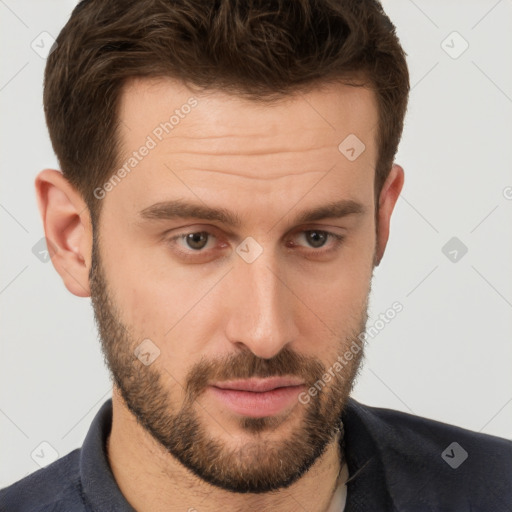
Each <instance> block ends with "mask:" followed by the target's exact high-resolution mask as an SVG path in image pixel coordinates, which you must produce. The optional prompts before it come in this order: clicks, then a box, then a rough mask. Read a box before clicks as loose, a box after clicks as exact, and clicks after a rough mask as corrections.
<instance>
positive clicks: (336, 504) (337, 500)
mask: <svg viewBox="0 0 512 512" xmlns="http://www.w3.org/2000/svg"><path fill="white" fill-rule="evenodd" d="M347 480H348V468H347V464H346V463H344V464H343V467H342V468H341V476H340V484H339V485H338V487H337V489H336V490H335V491H334V496H333V497H332V500H331V503H330V505H329V508H328V509H327V510H326V511H325V512H343V510H345V502H346V501H347V486H346V485H345V482H346V481H347Z"/></svg>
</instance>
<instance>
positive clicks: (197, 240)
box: [183, 231, 209, 250]
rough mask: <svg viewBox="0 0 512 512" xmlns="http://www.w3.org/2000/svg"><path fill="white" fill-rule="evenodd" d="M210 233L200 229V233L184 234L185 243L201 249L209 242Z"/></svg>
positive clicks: (192, 247) (195, 248)
mask: <svg viewBox="0 0 512 512" xmlns="http://www.w3.org/2000/svg"><path fill="white" fill-rule="evenodd" d="M208 236H209V233H207V232H206V231H199V232H198V233H188V234H186V235H183V238H184V240H185V243H186V244H187V246H188V247H189V248H190V249H194V250H201V249H203V248H204V247H205V246H206V244H207V243H208Z"/></svg>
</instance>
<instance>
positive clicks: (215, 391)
mask: <svg viewBox="0 0 512 512" xmlns="http://www.w3.org/2000/svg"><path fill="white" fill-rule="evenodd" d="M304 388H305V385H304V381H302V380H301V379H299V378H297V377H270V378H266V379H261V378H253V379H243V380H242V379H239V380H230V381H224V382H215V383H212V384H210V386H209V388H208V389H209V392H210V393H211V396H212V398H214V399H215V400H217V401H218V403H220V404H221V405H222V407H223V408H226V409H228V410H230V411H231V412H232V413H234V414H236V415H239V416H247V417H252V418H263V417H266V416H275V415H278V414H284V413H286V411H291V410H292V409H293V408H294V407H296V406H297V404H298V403H299V401H298V395H299V394H300V392H301V391H302V390H303V389H304Z"/></svg>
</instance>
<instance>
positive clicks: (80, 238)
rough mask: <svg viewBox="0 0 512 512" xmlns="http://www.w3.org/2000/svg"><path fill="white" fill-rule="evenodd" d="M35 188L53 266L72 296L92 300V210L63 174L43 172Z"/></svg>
mask: <svg viewBox="0 0 512 512" xmlns="http://www.w3.org/2000/svg"><path fill="white" fill-rule="evenodd" d="M35 188H36V196H37V204H38V208H39V213H40V214H41V218H42V221H43V227H44V232H45V237H46V239H47V245H48V246H51V249H50V250H49V253H50V256H51V259H52V263H53V266H54V267H55V269H56V270H57V272H58V273H59V275H60V276H61V278H62V280H63V282H64V285H65V286H66V288H67V289H68V290H69V291H70V292H71V293H72V294H74V295H76V296H78V297H89V296H90V288H89V269H90V266H91V261H90V259H91V249H92V226H91V221H90V214H89V209H88V208H87V205H86V204H85V202H84V200H83V199H82V196H81V195H80V193H79V192H78V191H77V190H76V189H75V188H74V187H73V186H72V185H71V184H70V183H69V181H68V180H67V179H66V178H65V177H64V175H63V174H62V173H61V172H60V171H57V170H54V169H45V170H43V171H41V172H40V173H39V174H38V175H37V177H36V180H35Z"/></svg>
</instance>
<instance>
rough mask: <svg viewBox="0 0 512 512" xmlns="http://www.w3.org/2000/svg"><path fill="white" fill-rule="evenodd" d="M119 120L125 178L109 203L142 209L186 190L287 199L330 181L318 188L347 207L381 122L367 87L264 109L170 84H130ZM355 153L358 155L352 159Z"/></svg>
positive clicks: (318, 91)
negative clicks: (342, 200)
mask: <svg viewBox="0 0 512 512" xmlns="http://www.w3.org/2000/svg"><path fill="white" fill-rule="evenodd" d="M119 118H120V129H119V137H120V142H121V154H120V155H119V156H120V159H119V166H123V165H124V167H125V170H126V171H127V172H125V173H123V175H125V176H126V178H123V183H122V187H120V186H116V187H115V190H113V191H112V192H111V193H110V194H109V197H108V200H109V201H111V200H114V199H115V198H116V197H118V199H119V198H120V196H121V194H124V197H125V199H126V201H127V202H128V203H130V204H131V205H133V206H137V207H139V209H142V208H143V207H145V206H148V205H149V202H150V201H153V202H155V201H158V200H166V199H167V198H168V196H169V195H174V196H175V197H176V196H183V194H190V192H192V193H194V194H196V195H197V194H199V195H200V194H201V191H203V192H205V191H208V190H210V191H211V190H216V191H217V193H218V194H219V198H220V199H222V196H224V198H225V197H226V195H227V194H231V195H232V194H233V190H234V189H233V187H236V190H237V191H239V192H240V193H244V192H245V193H247V194H249V193H250V194H253V197H256V195H257V194H261V195H266V196H268V200H274V199H276V197H277V196H279V197H282V195H283V194H289V197H290V198H292V197H294V194H295V192H294V189H297V190H296V194H299V193H300V191H299V189H300V190H302V193H303V192H304V189H305V188H307V187H308V186H310V185H311V184H313V183H317V182H318V181H319V180H320V179H321V178H322V177H323V176H324V175H326V174H328V175H329V176H327V178H325V179H323V178H322V180H321V181H322V183H321V186H318V187H317V190H318V189H322V187H323V189H324V192H325V193H328V191H329V190H331V189H332V188H333V187H334V186H335V187H336V188H338V189H339V190H340V192H342V191H343V190H345V191H346V194H345V195H346V196H347V198H348V199H351V198H350V197H348V196H350V195H351V194H352V195H353V194H354V193H355V191H356V190H357V189H358V188H359V189H361V187H363V186H366V188H368V186H372V184H373V172H374V169H375V163H376V158H377V148H376V132H377V122H378V115H377V104H376V99H375V96H374V93H373V92H372V91H371V90H369V89H367V88H363V87H354V86H349V85H343V84H338V83H337V84H329V85H324V86H322V87H318V88H315V89H313V90H310V91H308V92H304V93H295V94H293V95H290V96H286V97H283V98H282V99H280V100H278V101H274V102H272V103H268V102H267V103H265V102H258V101H254V100H250V99H247V98H243V97H241V96H236V95H233V94H227V93H225V92H223V91H218V90H215V91H206V92H200V93H198V92H197V91H193V90H191V89H189V88H187V87H186V86H185V85H184V84H182V83H181V82H179V81H176V80H173V79H169V78H159V79H135V80H131V81H129V82H128V83H127V84H126V85H125V87H124V88H123V90H122V94H121V97H120V105H119ZM345 141H348V142H345ZM340 144H341V146H340ZM145 147H146V148H149V149H145ZM352 149H353V150H354V151H355V152H357V153H359V152H360V151H361V150H362V149H364V150H363V151H362V152H361V154H360V155H359V156H358V157H357V159H351V158H348V157H350V156H351V153H350V151H352ZM346 150H349V153H347V152H346ZM344 151H345V153H344ZM354 151H352V156H353V153H354ZM142 153H144V154H143V155H141V154H142ZM356 156H357V155H356ZM333 169H334V172H330V171H331V170H333ZM115 172H116V171H114V173H115ZM230 187H231V188H230ZM276 189H277V192H276ZM187 190H188V192H187ZM121 191H122V192H121ZM372 194H373V189H372V190H369V191H368V198H369V197H371V196H372ZM324 195H325V194H324ZM328 199H330V200H334V199H336V198H335V197H330V198H328ZM352 199H355V198H352ZM359 199H361V198H359Z"/></svg>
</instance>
